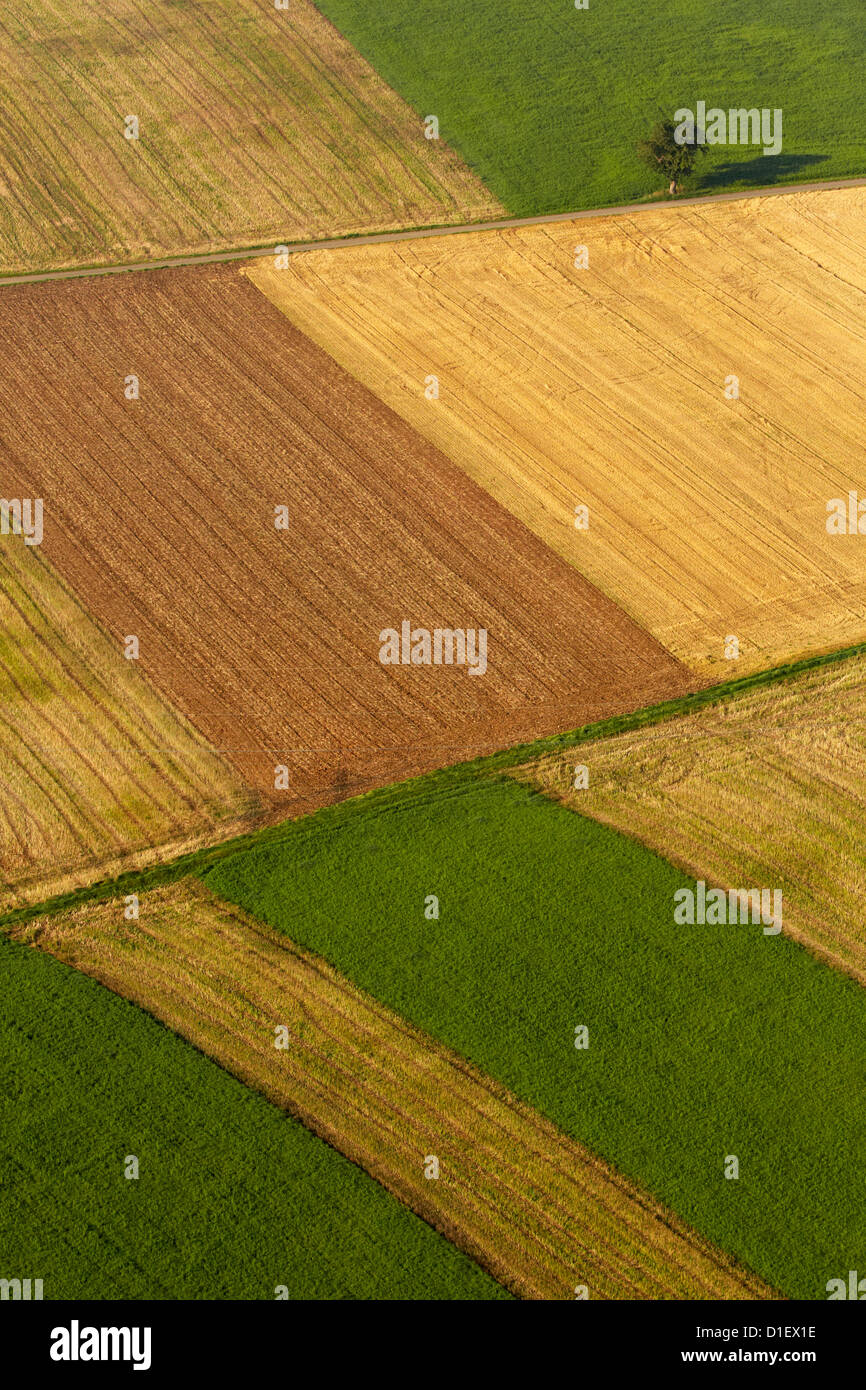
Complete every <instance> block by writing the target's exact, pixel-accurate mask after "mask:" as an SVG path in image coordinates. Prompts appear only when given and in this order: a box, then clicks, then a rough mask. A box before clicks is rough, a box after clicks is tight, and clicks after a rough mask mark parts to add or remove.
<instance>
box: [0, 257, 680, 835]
mask: <svg viewBox="0 0 866 1390" xmlns="http://www.w3.org/2000/svg"><path fill="white" fill-rule="evenodd" d="M9 296H10V298H9V299H8V300H4V303H7V305H8V306H9V307H10V308H12V309H13V310H14V312H13V313H12V314H10V317H9V341H8V350H7V353H6V355H5V357H4V359H3V361H2V362H0V392H2V395H3V398H4V400H6V401H7V406H6V411H5V417H4V420H3V422H2V424H0V441H2V443H3V445H4V446H5V452H6V455H7V458H8V460H9V464H8V466H7V469H6V472H5V479H6V481H5V483H4V486H5V487H6V488H7V490H8V491H9V494H10V495H13V496H14V495H23V496H37V497H43V498H44V504H45V539H44V550H45V553H46V555H47V556H48V558H49V559H50V560H52V561H53V562H55V563H56V564H57V565H58V567H59V568H60V570H61V571H62V573H63V574H64V575H65V576H66V577H67V579H68V581H69V582H70V583H71V584H72V586H73V588H74V589H75V591H76V592H77V593H78V594H79V595H80V596H81V598H82V600H83V601H84V602H85V603H86V604H87V605H88V607H89V608H90V609H91V611H92V612H93V613H94V614H95V615H96V616H97V618H98V619H99V620H100V621H101V622H103V623H104V624H105V626H106V627H107V628H108V630H109V631H110V632H112V634H114V635H115V636H116V637H117V639H118V641H119V640H120V638H121V637H123V636H125V635H127V634H135V635H137V636H138V637H139V642H140V651H141V657H140V662H141V667H142V669H143V670H144V672H145V673H146V674H147V675H148V676H149V678H150V679H152V680H153V682H154V683H155V684H156V685H157V686H158V687H159V688H160V689H161V690H163V691H164V692H165V693H166V694H167V695H168V696H169V698H170V699H171V700H172V701H173V702H174V703H175V704H176V705H177V706H178V707H180V708H181V709H182V710H183V711H184V712H185V713H186V714H187V716H188V717H189V718H190V719H191V720H192V721H193V723H194V724H195V725H196V727H197V728H199V729H200V730H201V731H202V733H203V734H204V735H205V736H206V737H207V738H208V740H209V741H210V742H211V743H212V744H213V746H214V747H216V748H217V749H218V750H220V752H222V753H223V754H224V755H225V756H226V757H228V758H229V759H230V760H231V761H232V762H233V763H234V765H235V766H236V767H237V769H238V771H239V772H240V774H241V776H242V777H243V778H244V779H245V780H246V781H248V782H250V783H251V784H252V785H253V786H254V787H255V788H256V789H257V790H258V791H259V792H260V793H261V794H262V795H263V796H265V797H267V798H268V799H269V800H270V801H271V803H272V805H273V806H274V808H275V813H285V812H287V811H293V810H294V811H297V810H305V809H308V808H309V807H311V806H313V805H316V804H322V803H323V802H326V801H329V800H334V799H341V798H342V797H344V796H345V795H347V794H348V792H349V791H351V790H355V789H358V788H363V787H366V786H369V785H373V784H375V783H376V782H383V781H389V780H393V779H394V778H395V777H397V776H406V775H409V774H411V773H413V772H419V771H422V770H424V769H425V768H430V767H434V766H437V765H438V764H440V763H443V762H457V761H461V760H463V759H465V758H467V757H472V756H474V755H476V754H480V753H483V752H488V751H492V750H493V749H495V748H497V747H502V746H504V745H507V744H509V743H513V742H516V741H522V740H525V739H527V738H532V737H536V736H540V735H542V734H545V733H551V732H555V731H558V730H559V729H562V728H569V727H575V726H577V725H580V724H583V723H587V722H589V721H591V720H592V719H596V718H599V717H601V716H602V715H604V714H608V713H611V714H612V713H618V712H622V711H624V710H627V709H631V708H635V707H637V706H639V705H641V704H648V703H652V702H654V701H656V700H658V699H662V698H665V697H667V696H676V695H679V694H683V693H686V692H687V691H688V690H689V689H691V688H693V687H694V685H695V681H694V678H693V677H691V676H689V675H688V673H687V672H686V671H685V670H684V669H683V668H682V667H681V666H680V665H679V664H678V663H677V662H676V661H675V660H673V659H672V658H671V657H670V656H669V655H668V654H667V653H665V652H664V651H663V649H662V648H661V647H660V645H659V644H658V643H657V642H656V641H654V640H653V639H652V638H650V637H649V636H647V634H645V633H644V632H642V631H640V629H638V628H637V627H636V626H635V625H634V624H633V623H632V622H631V621H630V620H629V619H628V618H627V617H626V616H625V615H624V614H623V613H622V612H621V611H620V610H619V609H617V608H616V606H615V605H614V604H613V603H611V602H610V600H608V599H606V598H604V597H603V596H602V595H601V594H599V593H598V592H597V591H596V590H595V589H593V587H592V586H591V585H590V584H588V583H587V582H586V581H585V580H583V579H581V578H580V577H579V576H578V575H576V574H575V572H574V571H573V570H572V569H571V568H570V567H569V566H568V565H566V564H565V563H564V562H563V561H561V560H560V559H559V558H558V557H556V556H555V555H554V554H552V553H551V551H550V550H549V549H548V548H547V547H546V546H545V545H544V544H543V543H542V542H541V541H539V540H538V539H537V538H535V537H534V536H533V535H532V534H531V533H530V532H529V531H528V530H527V529H526V528H525V527H524V526H523V525H522V524H521V523H520V522H519V521H517V520H515V518H513V517H511V516H509V515H508V513H507V512H505V511H504V510H503V509H502V508H501V507H500V506H498V505H497V504H496V503H495V502H494V501H493V500H492V499H491V498H490V497H488V496H487V494H486V493H485V492H483V491H482V490H481V489H480V488H478V487H477V486H476V485H475V484H474V483H472V482H471V481H470V480H468V479H467V478H466V477H465V476H464V475H463V474H462V473H461V472H460V470H459V469H457V468H455V467H454V466H453V465H452V464H451V463H450V462H449V461H448V460H447V459H445V458H443V456H442V455H441V454H439V453H438V452H437V451H436V450H435V449H434V448H431V447H430V446H429V445H428V444H426V443H425V442H424V441H423V440H422V439H421V438H420V437H419V436H418V435H417V434H416V433H415V432H414V431H413V430H411V429H410V428H409V427H408V426H407V425H406V424H405V423H404V422H403V421H402V420H400V419H399V417H398V416H396V415H395V414H393V413H392V412H391V411H389V410H388V409H387V408H385V407H383V406H382V405H381V403H380V402H379V401H378V400H377V399H376V397H374V396H373V395H371V394H370V393H369V392H367V391H366V390H364V388H363V387H361V386H359V384H358V383H357V382H355V381H354V380H353V379H352V378H351V377H349V376H348V375H347V374H346V373H344V372H343V371H342V370H341V369H340V368H339V367H338V366H337V365H336V364H335V363H334V362H333V361H332V360H330V359H329V358H328V357H327V356H326V354H324V353H323V352H321V350H319V349H318V348H316V347H315V346H314V345H313V344H312V343H311V342H310V341H309V340H308V339H306V338H304V336H303V335H302V334H300V333H298V332H297V330H295V329H294V328H293V327H292V326H291V325H290V324H289V323H288V322H287V321H286V319H285V317H284V316H283V315H282V314H281V313H279V312H278V311H277V310H276V309H275V308H274V307H273V306H272V305H270V304H269V303H268V302H267V300H266V299H265V298H264V297H263V296H262V295H260V294H259V293H258V292H257V291H256V290H255V289H254V288H253V286H251V285H250V284H249V283H248V281H247V280H246V279H245V278H244V277H242V276H240V275H239V274H238V273H237V272H236V271H233V270H231V269H230V268H220V269H217V270H194V271H175V272H161V273H158V274H154V275H153V276H147V277H131V278H129V279H127V280H125V281H115V280H100V281H97V282H93V283H90V284H88V285H87V286H86V287H81V286H79V285H77V284H66V285H60V286H54V287H52V288H51V289H50V290H46V289H45V288H44V287H39V286H26V287H21V288H19V289H17V290H10V291H9ZM133 372H134V373H135V375H137V376H138V378H139V381H140V393H141V394H140V399H138V400H132V401H130V400H127V399H126V398H125V395H124V381H125V379H126V377H127V376H128V375H129V374H130V373H133ZM34 382H38V383H39V390H38V392H37V391H34V390H33V389H32V384H33V383H34ZM422 389H423V382H422ZM278 506H284V507H286V508H288V516H289V526H288V530H278V529H276V528H275V524H274V519H275V508H276V507H278ZM404 620H406V621H409V622H410V623H411V624H412V625H413V626H416V625H417V626H422V627H425V628H427V629H429V630H432V629H435V628H438V627H443V628H466V629H478V628H484V629H486V630H487V631H488V633H489V638H488V641H489V649H488V665H487V671H486V673H485V674H483V675H481V676H477V677H473V676H470V675H469V674H468V671H467V668H466V667H465V666H463V667H459V666H437V667H432V666H427V667H424V666H404V665H398V666H386V665H382V664H381V663H380V661H379V648H380V632H381V631H382V630H383V629H385V628H396V629H399V628H400V625H401V622H402V621H404ZM279 766H282V767H287V768H288V769H289V786H288V788H283V787H279V788H277V787H275V768H276V767H279Z"/></svg>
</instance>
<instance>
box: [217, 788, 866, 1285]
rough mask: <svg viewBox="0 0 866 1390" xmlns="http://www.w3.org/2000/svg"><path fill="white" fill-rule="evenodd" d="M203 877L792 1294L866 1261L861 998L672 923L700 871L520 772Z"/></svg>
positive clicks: (376, 797)
mask: <svg viewBox="0 0 866 1390" xmlns="http://www.w3.org/2000/svg"><path fill="white" fill-rule="evenodd" d="M206 882H207V883H208V885H209V886H210V887H211V888H212V889H213V890H214V891H215V892H217V893H219V894H220V895H221V896H223V897H224V898H227V899H229V900H231V901H234V902H236V903H238V904H240V905H242V906H243V907H244V908H246V909H247V910H248V911H250V912H252V913H254V914H256V915H257V916H259V917H261V918H262V919H263V920H265V921H266V922H269V923H270V924H271V925H273V926H275V927H276V928H277V929H278V930H282V931H284V932H285V933H286V934H287V935H288V936H289V938H290V939H291V940H292V941H294V942H295V943H297V944H298V945H300V946H301V947H303V948H305V949H309V950H312V951H315V952H317V953H318V954H321V955H322V956H324V957H325V958H326V959H327V960H328V961H329V962H330V963H331V964H332V965H333V966H334V967H335V968H336V969H338V970H339V971H341V972H342V973H344V974H345V975H347V976H348V977H349V978H350V979H351V980H353V981H354V982H355V983H356V984H357V985H358V986H359V987H361V988H362V989H364V990H366V991H368V992H369V993H370V994H372V995H373V996H374V997H375V998H377V999H379V1000H380V1001H381V1002H382V1003H383V1004H384V1005H386V1006H387V1007H388V1008H390V1009H393V1010H395V1011H396V1012H397V1013H398V1014H400V1015H402V1016H403V1017H405V1018H406V1019H407V1020H409V1021H410V1022H411V1023H412V1024H414V1025H415V1026H416V1027H419V1028H421V1029H423V1030H424V1031H425V1032H428V1033H430V1034H431V1035H432V1036H433V1037H435V1038H436V1039H438V1040H439V1041H440V1042H441V1043H443V1044H444V1045H445V1046H447V1047H449V1048H451V1049H453V1050H454V1051H456V1052H458V1053H460V1054H462V1055H463V1056H465V1057H466V1058H467V1059H468V1060H469V1061H470V1062H471V1063H472V1064H473V1065H474V1066H476V1067H478V1068H479V1069H480V1070H481V1071H483V1072H485V1073H487V1074H489V1075H490V1076H491V1077H493V1078H494V1080H496V1081H498V1082H500V1083H501V1084H502V1085H504V1086H507V1087H508V1088H509V1089H510V1090H511V1091H512V1092H513V1093H514V1094H515V1095H516V1096H517V1097H518V1098H519V1099H520V1100H521V1101H523V1102H525V1103H526V1104H529V1105H532V1106H534V1107H536V1108H537V1109H538V1110H540V1111H541V1112H542V1113H543V1114H545V1115H546V1116H547V1117H548V1118H550V1119H551V1120H552V1121H553V1122H554V1123H555V1124H556V1125H557V1126H558V1127H559V1128H560V1129H562V1130H563V1131H564V1132H565V1133H566V1134H568V1135H569V1136H571V1137H572V1138H574V1139H576V1140H577V1141H579V1142H580V1143H582V1144H585V1145H586V1146H587V1147H588V1148H590V1149H591V1150H593V1151H594V1152H596V1153H598V1154H600V1155H601V1156H603V1157H604V1158H605V1159H606V1160H608V1161H609V1162H611V1163H613V1164H614V1165H615V1166H616V1167H617V1168H618V1169H619V1170H620V1171H621V1172H622V1173H624V1174H625V1175H626V1176H627V1177H629V1178H630V1179H632V1180H633V1181H635V1182H638V1183H640V1184H641V1185H642V1186H644V1187H646V1188H648V1189H649V1190H650V1191H651V1192H652V1193H654V1195H655V1196H656V1197H657V1198H658V1199H660V1200H661V1201H663V1202H664V1203H665V1204H666V1205H668V1206H669V1207H671V1208H672V1209H673V1210H674V1211H675V1212H676V1213H677V1214H678V1216H679V1217H680V1218H681V1219H682V1220H684V1221H686V1222H688V1223H689V1225H691V1226H692V1227H693V1228H694V1229H696V1230H697V1231H699V1232H700V1233H701V1234H702V1235H703V1236H704V1237H705V1238H707V1239H709V1240H712V1241H713V1242H715V1243H716V1244H717V1245H719V1246H720V1247H721V1248H722V1249H724V1250H726V1251H728V1252H729V1253H731V1254H733V1255H734V1256H736V1257H737V1258H738V1259H740V1260H742V1261H743V1262H744V1263H745V1264H746V1265H747V1266H749V1267H750V1268H751V1269H753V1270H755V1271H756V1272H757V1273H758V1274H759V1275H760V1276H761V1277H762V1278H763V1279H764V1280H766V1281H767V1282H768V1283H769V1284H771V1285H773V1286H774V1287H776V1288H778V1289H779V1290H780V1291H781V1292H782V1293H784V1294H786V1295H788V1296H792V1297H802V1298H807V1299H809V1298H812V1299H817V1298H823V1297H825V1286H826V1283H827V1280H828V1279H830V1278H831V1277H835V1276H836V1275H837V1274H838V1273H839V1272H840V1271H844V1270H847V1269H849V1268H855V1267H856V1261H857V1259H858V1258H859V1252H860V1251H861V1250H862V1248H863V1242H864V1239H866V1216H864V1212H863V1206H862V1202H861V1201H860V1197H859V1191H858V1188H857V1184H856V1182H852V1180H851V1174H852V1173H854V1172H856V1171H857V1163H858V1161H859V1159H858V1155H859V1153H860V1152H861V1151H862V1147H863V1142H864V1139H866V1100H864V1097H863V1091H862V1087H861V1085H860V1078H861V1076H862V1069H863V1062H864V1049H863V1044H862V1035H863V1029H864V1025H866V995H864V993H863V991H862V989H861V988H860V987H859V986H858V985H857V984H855V983H854V982H853V981H852V980H850V979H846V978H845V977H843V976H842V975H840V974H838V973H837V972H835V971H833V970H831V969H829V968H828V967H827V966H825V965H823V964H822V963H820V962H819V961H817V960H815V959H814V957H813V956H811V955H810V954H809V952H807V951H806V950H804V949H803V948H802V947H800V946H799V945H797V944H796V943H795V942H793V941H791V940H790V939H788V938H787V937H785V936H784V935H781V936H774V937H768V936H764V935H763V933H762V932H761V930H760V928H759V927H735V928H732V927H727V926H726V927H715V928H713V927H704V928H684V927H680V926H676V925H675V924H674V920H673V907H674V899H673V894H674V891H675V890H676V889H679V888H681V887H686V886H693V881H691V880H689V879H688V878H686V876H685V875H684V874H683V873H682V872H681V871H680V870H678V869H676V868H675V867H673V866H672V865H670V864H668V863H667V862H665V861H664V860H663V859H661V858H659V857H658V856H656V855H655V854H653V853H651V852H650V851H648V850H646V849H645V848H643V847H642V846H641V845H638V844H636V843H634V842H633V841H631V840H629V839H627V838H625V837H623V836H621V835H618V834H616V833H615V832H613V831H611V830H609V829H608V828H606V827H604V826H600V825H598V824H596V823H595V822H593V821H591V820H588V819H586V818H584V817H581V816H577V815H574V814H572V813H571V812H568V811H566V810H564V809H563V808H561V807H559V806H557V805H555V804H554V803H553V802H552V801H551V800H549V799H548V798H547V797H545V796H543V795H540V794H538V793H535V794H533V793H531V792H530V790H529V789H528V788H526V787H525V786H522V785H519V784H517V783H515V782H512V781H507V780H505V779H500V780H487V781H484V780H481V781H479V780H468V779H467V780H466V781H465V782H464V784H463V785H461V784H460V783H459V781H458V780H457V779H455V778H441V779H435V780H433V779H431V780H430V781H428V782H419V783H418V784H417V785H416V786H415V787H414V788H413V787H412V786H409V787H405V788H402V789H396V790H393V791H391V792H389V793H382V794H375V793H374V794H372V795H371V796H369V797H367V798H364V799H362V800H360V801H357V802H354V803H346V804H344V805H343V806H340V807H333V808H330V809H329V810H327V811H323V812H320V813H318V814H317V815H316V816H314V817H311V818H309V819H307V820H306V821H304V822H303V823H296V824H295V825H293V826H291V827H284V828H283V829H282V830H281V832H280V835H279V839H278V840H275V841H274V842H272V843H271V844H269V845H267V846H264V845H263V846H261V847H259V848H253V849H250V850H249V851H247V852H246V853H245V854H242V855H235V856H231V857H229V858H226V859H225V860H223V861H222V862H221V863H220V864H218V865H217V866H216V867H215V868H213V869H212V870H211V871H210V872H209V873H208V874H207V875H206ZM429 894H435V895H437V896H438V898H439V903H440V917H439V920H438V921H430V920H427V919H426V918H425V916H424V904H425V898H426V897H427V896H428V895H429ZM581 1024H583V1025H586V1026H587V1027H588V1029H589V1047H588V1049H586V1050H578V1049H577V1048H576V1047H575V1041H574V1040H575V1028H576V1027H577V1026H578V1025H581ZM728 1155H736V1156H737V1157H738V1159H739V1164H740V1176H739V1179H738V1180H736V1181H734V1180H726V1179H725V1177H724V1174H723V1169H724V1164H725V1161H726V1157H727V1156H728ZM590 1296H591V1295H590Z"/></svg>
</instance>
